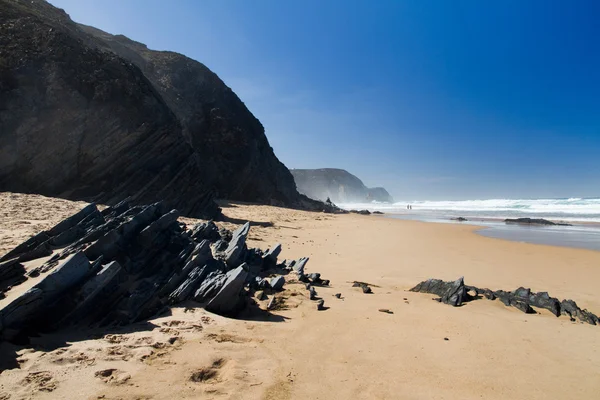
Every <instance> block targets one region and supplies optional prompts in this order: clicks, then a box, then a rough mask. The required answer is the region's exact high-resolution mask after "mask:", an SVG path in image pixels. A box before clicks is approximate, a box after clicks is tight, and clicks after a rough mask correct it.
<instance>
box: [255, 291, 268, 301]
mask: <svg viewBox="0 0 600 400" xmlns="http://www.w3.org/2000/svg"><path fill="white" fill-rule="evenodd" d="M254 297H256V299H257V300H266V299H267V295H266V294H265V292H264V291H262V290H259V291H257V292H256V293H254Z"/></svg>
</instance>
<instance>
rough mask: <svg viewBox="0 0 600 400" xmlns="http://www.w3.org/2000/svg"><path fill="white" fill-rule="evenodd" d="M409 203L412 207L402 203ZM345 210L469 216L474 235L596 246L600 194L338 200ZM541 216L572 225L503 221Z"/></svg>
mask: <svg viewBox="0 0 600 400" xmlns="http://www.w3.org/2000/svg"><path fill="white" fill-rule="evenodd" d="M408 204H410V205H411V206H412V209H411V210H407V208H406V206H407V205H408ZM339 206H340V207H342V208H344V209H347V210H352V209H355V210H364V209H367V210H369V211H382V212H384V213H385V214H387V216H388V217H391V218H400V219H412V220H420V221H425V222H438V223H458V222H456V221H453V220H452V218H457V217H464V218H467V220H468V222H466V223H467V224H470V225H479V226H481V227H482V229H480V230H478V231H477V233H478V234H480V235H483V236H487V237H493V238H498V239H505V240H512V241H517V242H526V243H534V244H545V245H552V246H566V247H576V248H583V249H589V250H600V198H568V199H490V200H460V201H400V202H396V203H394V204H390V203H376V202H374V203H353V204H340V205H339ZM521 217H530V218H544V219H547V220H550V221H554V222H559V221H565V222H567V223H570V224H572V225H573V226H537V225H531V226H528V225H519V224H506V223H504V222H503V220H504V219H506V218H521Z"/></svg>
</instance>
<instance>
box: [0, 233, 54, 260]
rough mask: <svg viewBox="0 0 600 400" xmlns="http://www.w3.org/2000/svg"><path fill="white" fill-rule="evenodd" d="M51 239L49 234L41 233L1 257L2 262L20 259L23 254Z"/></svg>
mask: <svg viewBox="0 0 600 400" xmlns="http://www.w3.org/2000/svg"><path fill="white" fill-rule="evenodd" d="M49 239H50V236H49V235H48V233H46V232H40V233H38V234H37V235H35V236H32V237H30V238H29V239H27V240H26V241H25V242H23V243H21V244H20V245H18V246H17V247H15V248H14V249H12V250H11V251H9V252H8V253H6V254H5V255H4V256H2V257H0V261H6V260H10V259H13V258H16V257H18V256H19V255H21V254H24V253H27V252H30V251H32V250H34V249H35V248H36V247H38V246H39V245H41V244H42V243H45V242H47V241H48V240H49Z"/></svg>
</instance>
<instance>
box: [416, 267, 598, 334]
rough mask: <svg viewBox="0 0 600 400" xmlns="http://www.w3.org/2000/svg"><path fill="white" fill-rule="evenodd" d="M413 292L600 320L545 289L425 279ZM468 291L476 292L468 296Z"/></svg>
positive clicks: (593, 321)
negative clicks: (498, 287)
mask: <svg viewBox="0 0 600 400" xmlns="http://www.w3.org/2000/svg"><path fill="white" fill-rule="evenodd" d="M410 291H412V292H421V293H432V294H437V295H438V296H440V299H439V300H440V301H441V302H444V303H446V304H451V305H460V304H462V303H463V302H465V301H470V300H474V299H478V298H480V297H478V296H479V295H483V296H484V297H485V298H486V299H488V300H495V299H498V300H500V301H501V302H502V303H503V304H504V305H505V306H507V307H508V306H511V307H515V308H517V309H518V310H520V311H522V312H524V313H527V314H534V313H536V311H535V310H534V309H533V307H538V308H544V309H546V310H548V311H550V312H551V313H552V314H554V315H556V316H557V317H558V316H560V315H561V314H562V315H567V316H569V317H570V318H571V319H572V320H575V318H579V320H581V321H582V322H586V323H588V324H591V325H598V324H600V319H599V318H598V316H596V315H595V314H593V313H591V312H590V311H588V310H585V309H584V310H582V309H580V308H579V307H578V306H577V303H575V302H574V301H573V300H563V301H562V302H560V301H559V300H558V299H557V298H555V297H551V296H550V295H549V294H548V293H547V292H538V293H534V292H532V291H531V289H529V288H524V287H520V288H518V289H516V290H514V291H512V292H507V291H504V290H496V291H492V290H490V289H487V288H484V289H480V288H477V287H474V286H466V285H464V281H463V278H460V279H458V280H457V281H455V282H444V281H442V280H439V279H428V280H426V281H423V282H421V283H419V284H418V285H417V286H415V287H414V288H412V289H410ZM469 292H475V296H471V295H470V294H469ZM532 306H533V307H532Z"/></svg>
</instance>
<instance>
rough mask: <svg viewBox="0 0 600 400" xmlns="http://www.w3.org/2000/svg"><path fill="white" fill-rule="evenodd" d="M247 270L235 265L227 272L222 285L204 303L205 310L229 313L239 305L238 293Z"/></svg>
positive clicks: (242, 285) (244, 280)
mask: <svg viewBox="0 0 600 400" xmlns="http://www.w3.org/2000/svg"><path fill="white" fill-rule="evenodd" d="M246 275H247V272H246V271H244V269H243V268H242V267H237V268H235V269H232V270H231V271H229V272H227V280H226V281H225V283H224V284H223V287H222V288H221V290H220V291H219V293H217V294H216V295H215V297H213V298H212V300H210V301H209V302H208V304H207V305H206V310H207V311H211V312H214V313H217V314H225V315H228V314H231V313H233V312H234V311H236V310H237V309H238V308H239V307H240V299H241V297H240V294H241V292H242V289H243V288H244V283H245V282H246Z"/></svg>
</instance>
